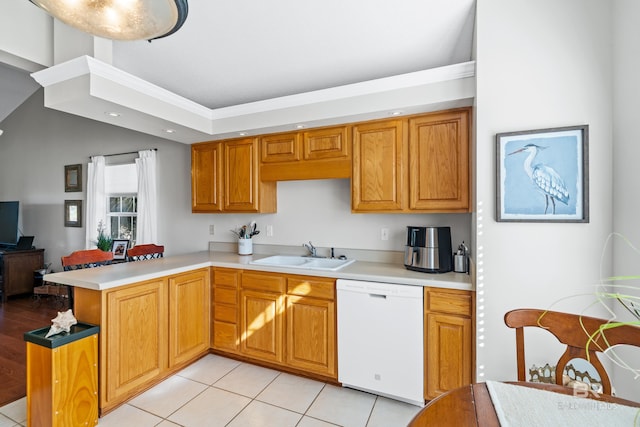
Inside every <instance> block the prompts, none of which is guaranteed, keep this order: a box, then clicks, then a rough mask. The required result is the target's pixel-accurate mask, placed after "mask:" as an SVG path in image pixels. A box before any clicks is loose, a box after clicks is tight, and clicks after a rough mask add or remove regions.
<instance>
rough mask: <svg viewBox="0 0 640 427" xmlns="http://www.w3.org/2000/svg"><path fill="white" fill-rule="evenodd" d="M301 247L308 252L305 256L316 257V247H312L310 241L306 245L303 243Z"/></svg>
mask: <svg viewBox="0 0 640 427" xmlns="http://www.w3.org/2000/svg"><path fill="white" fill-rule="evenodd" d="M302 246H304V247H305V248H306V249H307V250H308V251H309V253H308V254H307V256H310V257H314V258H315V257H317V256H318V254H317V253H316V247H315V246H313V243H311V241H309V243H308V244H307V243H303V244H302Z"/></svg>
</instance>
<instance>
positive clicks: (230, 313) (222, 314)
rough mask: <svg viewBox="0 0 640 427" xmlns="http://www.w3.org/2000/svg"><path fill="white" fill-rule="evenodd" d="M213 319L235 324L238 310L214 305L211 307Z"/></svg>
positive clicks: (227, 306)
mask: <svg viewBox="0 0 640 427" xmlns="http://www.w3.org/2000/svg"><path fill="white" fill-rule="evenodd" d="M213 318H214V319H215V320H220V321H221V322H229V323H236V322H237V321H238V309H237V308H236V307H233V306H229V305H222V304H216V305H214V307H213Z"/></svg>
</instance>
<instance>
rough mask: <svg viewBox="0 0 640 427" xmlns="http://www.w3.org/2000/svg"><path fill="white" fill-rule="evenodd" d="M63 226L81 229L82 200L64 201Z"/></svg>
mask: <svg viewBox="0 0 640 427" xmlns="http://www.w3.org/2000/svg"><path fill="white" fill-rule="evenodd" d="M64 226H65V227H82V200H65V201H64Z"/></svg>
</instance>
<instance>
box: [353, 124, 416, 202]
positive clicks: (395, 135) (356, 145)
mask: <svg viewBox="0 0 640 427" xmlns="http://www.w3.org/2000/svg"><path fill="white" fill-rule="evenodd" d="M404 127H405V126H404V123H403V122H402V121H401V120H388V121H381V122H373V123H366V124H362V125H355V126H354V127H353V176H352V177H351V197H352V209H353V210H354V211H378V210H385V211H394V210H401V209H402V207H403V202H402V199H403V189H404V188H405V184H404V183H403V176H404V175H405V174H404V170H405V166H404V159H405V158H406V153H405V151H406V144H405V141H404V132H403V130H404Z"/></svg>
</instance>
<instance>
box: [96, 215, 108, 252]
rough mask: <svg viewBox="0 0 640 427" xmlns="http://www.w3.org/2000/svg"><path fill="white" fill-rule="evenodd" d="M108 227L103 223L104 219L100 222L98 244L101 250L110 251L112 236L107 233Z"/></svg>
mask: <svg viewBox="0 0 640 427" xmlns="http://www.w3.org/2000/svg"><path fill="white" fill-rule="evenodd" d="M105 230H106V227H105V226H104V224H103V223H102V221H100V222H98V241H97V242H96V246H97V247H98V249H100V250H101V251H105V252H109V251H110V250H111V243H112V240H111V237H109V236H107V235H106V234H105Z"/></svg>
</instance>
